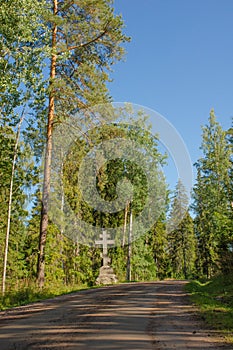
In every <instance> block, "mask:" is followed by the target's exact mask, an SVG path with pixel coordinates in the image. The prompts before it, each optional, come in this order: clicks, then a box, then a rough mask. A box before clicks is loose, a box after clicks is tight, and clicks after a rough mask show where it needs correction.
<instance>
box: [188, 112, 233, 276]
mask: <svg viewBox="0 0 233 350" xmlns="http://www.w3.org/2000/svg"><path fill="white" fill-rule="evenodd" d="M202 130H203V134H202V145H201V150H202V152H203V157H202V158H200V159H199V160H198V162H197V163H196V167H197V184H196V186H195V187H194V196H193V197H194V205H193V209H194V211H195V214H196V218H195V231H196V233H197V236H198V244H199V258H200V262H199V266H200V267H201V272H202V274H204V275H206V276H207V277H210V276H211V275H213V273H214V272H215V271H217V270H218V269H219V268H220V267H221V266H223V263H224V255H225V253H227V251H228V240H229V236H230V235H231V224H230V220H229V213H230V211H231V210H232V209H231V203H230V201H229V196H228V190H227V189H228V188H229V181H230V178H229V169H230V167H231V166H230V150H229V147H228V144H227V140H226V132H225V131H224V130H223V129H222V127H221V126H220V124H219V123H218V122H217V121H216V117H215V114H214V111H213V110H211V112H210V117H209V123H208V125H206V126H204V127H203V128H202Z"/></svg>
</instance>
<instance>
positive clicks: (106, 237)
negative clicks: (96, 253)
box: [95, 230, 115, 266]
mask: <svg viewBox="0 0 233 350" xmlns="http://www.w3.org/2000/svg"><path fill="white" fill-rule="evenodd" d="M100 238H102V239H101V240H99V241H95V244H96V245H101V246H102V247H103V254H102V257H103V266H108V264H109V262H110V258H109V257H108V245H109V244H115V241H114V240H113V239H109V234H108V233H107V232H106V230H103V233H102V234H100Z"/></svg>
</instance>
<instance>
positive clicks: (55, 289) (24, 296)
mask: <svg viewBox="0 0 233 350" xmlns="http://www.w3.org/2000/svg"><path fill="white" fill-rule="evenodd" d="M89 288H93V287H88V286H87V285H74V286H65V285H63V286H61V285H59V284H53V285H52V286H46V287H44V288H43V289H42V290H39V289H38V287H37V285H36V283H35V284H30V286H26V287H21V288H19V289H15V290H11V291H7V292H6V293H5V295H4V296H2V295H1V296H0V311H1V310H6V309H9V308H11V307H16V306H22V305H27V304H30V303H34V302H37V301H42V300H45V299H50V298H54V297H56V296H59V295H63V294H70V293H73V292H77V291H79V290H83V289H89Z"/></svg>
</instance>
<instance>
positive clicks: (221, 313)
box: [186, 275, 233, 343]
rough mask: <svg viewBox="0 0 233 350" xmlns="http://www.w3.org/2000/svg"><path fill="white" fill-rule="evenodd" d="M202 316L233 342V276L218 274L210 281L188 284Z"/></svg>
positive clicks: (187, 288) (187, 287)
mask: <svg viewBox="0 0 233 350" xmlns="http://www.w3.org/2000/svg"><path fill="white" fill-rule="evenodd" d="M186 290H187V291H188V292H189V293H190V296H191V300H192V301H193V302H194V303H195V304H196V305H197V306H198V308H199V310H200V314H201V317H202V318H203V319H204V320H205V321H206V322H207V323H208V325H209V326H211V327H212V328H214V329H216V330H219V331H221V332H222V333H223V334H224V335H225V336H226V338H227V340H229V341H231V342H232V343H233V276H231V275H230V276H229V275H228V276H224V275H221V276H217V277H215V278H213V279H212V280H210V281H206V282H200V281H192V282H190V283H189V284H188V285H187V286H186Z"/></svg>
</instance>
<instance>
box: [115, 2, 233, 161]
mask: <svg viewBox="0 0 233 350" xmlns="http://www.w3.org/2000/svg"><path fill="white" fill-rule="evenodd" d="M114 7H115V11H116V13H118V14H122V16H123V19H124V21H125V25H126V28H125V33H126V34H127V35H129V36H131V38H132V41H131V43H129V44H127V45H126V49H127V55H126V57H125V62H122V63H118V64H116V65H115V66H114V67H113V69H114V72H113V74H112V76H113V78H114V81H113V82H112V83H111V84H110V85H109V88H110V93H111V95H112V96H113V100H114V101H115V102H119V101H120V102H123V101H128V102H132V103H136V104H140V105H143V106H146V107H148V108H151V109H153V110H155V111H157V112H159V113H160V114H162V115H163V116H164V117H165V118H167V119H168V120H169V121H170V122H171V123H172V124H173V125H174V127H175V128H176V129H177V131H178V132H179V133H180V134H181V136H182V138H183V140H184V142H185V144H186V146H187V148H188V151H189V153H190V156H191V160H192V162H193V163H194V162H195V161H196V160H197V159H198V157H200V155H201V151H200V150H199V147H200V143H201V125H204V124H206V123H207V120H208V116H209V112H210V109H211V108H214V109H215V114H216V116H217V120H218V121H219V122H220V124H221V125H222V127H223V128H224V129H227V128H229V127H230V125H231V118H232V116H233V1H232V0H195V1H191V0H143V1H142V0H115V4H114Z"/></svg>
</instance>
